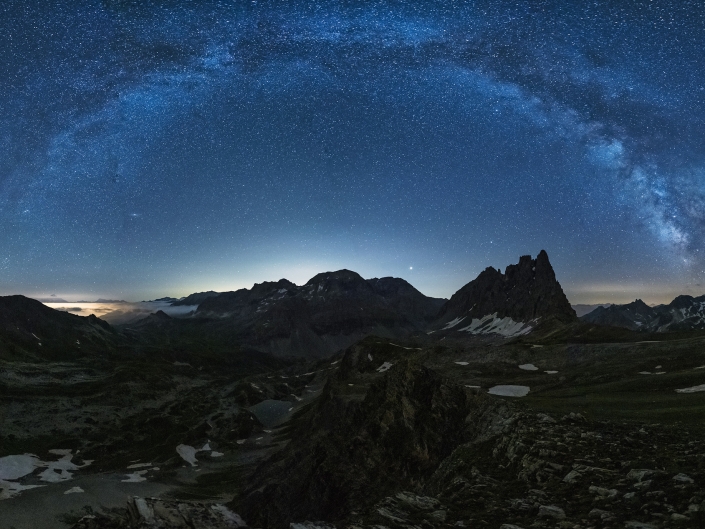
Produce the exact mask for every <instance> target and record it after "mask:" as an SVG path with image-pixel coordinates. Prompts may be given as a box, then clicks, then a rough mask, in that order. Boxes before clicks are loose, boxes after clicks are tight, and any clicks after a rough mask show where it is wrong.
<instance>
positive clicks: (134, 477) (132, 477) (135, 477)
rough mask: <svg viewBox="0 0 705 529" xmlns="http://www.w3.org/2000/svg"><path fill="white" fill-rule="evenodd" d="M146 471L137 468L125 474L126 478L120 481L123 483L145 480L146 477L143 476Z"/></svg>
mask: <svg viewBox="0 0 705 529" xmlns="http://www.w3.org/2000/svg"><path fill="white" fill-rule="evenodd" d="M147 472H149V470H138V471H137V472H133V473H132V474H125V476H126V477H127V479H123V480H121V481H122V482H123V483H141V482H143V481H147V478H145V477H144V475H145V474H146V473H147Z"/></svg>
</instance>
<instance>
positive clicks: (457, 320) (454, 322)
mask: <svg viewBox="0 0 705 529" xmlns="http://www.w3.org/2000/svg"><path fill="white" fill-rule="evenodd" d="M465 318H466V316H463V317H462V318H455V319H454V320H450V321H449V322H448V323H446V326H445V327H443V328H442V329H441V330H442V331H447V330H448V329H452V328H453V327H455V326H456V325H458V324H459V323H460V322H461V321H463V320H464V319H465Z"/></svg>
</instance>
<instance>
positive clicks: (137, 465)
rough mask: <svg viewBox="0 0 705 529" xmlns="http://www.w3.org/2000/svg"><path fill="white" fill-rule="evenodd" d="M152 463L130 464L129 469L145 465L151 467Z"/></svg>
mask: <svg viewBox="0 0 705 529" xmlns="http://www.w3.org/2000/svg"><path fill="white" fill-rule="evenodd" d="M151 466H152V463H135V464H134V465H128V466H127V470H132V469H135V468H145V467H151Z"/></svg>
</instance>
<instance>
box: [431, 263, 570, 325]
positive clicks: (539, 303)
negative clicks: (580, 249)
mask: <svg viewBox="0 0 705 529" xmlns="http://www.w3.org/2000/svg"><path fill="white" fill-rule="evenodd" d="M576 318H577V316H576V314H575V311H574V310H573V308H572V307H571V306H570V303H569V302H568V299H567V298H566V296H565V294H564V293H563V289H562V288H561V285H560V283H558V281H557V279H556V274H555V272H554V271H553V267H552V266H551V263H550V262H549V260H548V254H547V253H546V252H545V251H544V250H541V252H539V254H538V256H537V257H536V259H532V258H531V256H530V255H524V256H522V257H521V258H520V259H519V263H517V264H515V265H509V266H507V268H506V269H505V271H504V273H502V272H501V271H500V270H496V269H494V268H492V267H488V268H486V269H485V270H484V271H483V272H482V273H480V275H479V276H477V278H475V279H474V280H473V281H471V282H470V283H468V284H467V285H465V286H464V287H463V288H461V289H460V290H458V292H456V293H455V294H453V296H452V297H451V298H450V300H449V301H448V303H446V304H445V305H444V306H443V308H442V309H441V310H440V312H439V315H438V318H437V320H436V323H435V328H436V330H441V331H446V330H450V329H452V330H453V331H465V332H467V333H470V334H502V335H505V336H515V335H518V334H526V333H527V332H529V331H530V330H531V329H532V328H533V326H535V325H536V324H537V323H538V322H539V321H540V320H542V319H555V320H558V321H560V322H570V321H573V320H575V319H576Z"/></svg>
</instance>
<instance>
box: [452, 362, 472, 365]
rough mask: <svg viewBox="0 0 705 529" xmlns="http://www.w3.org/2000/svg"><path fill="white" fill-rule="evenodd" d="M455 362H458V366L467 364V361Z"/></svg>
mask: <svg viewBox="0 0 705 529" xmlns="http://www.w3.org/2000/svg"><path fill="white" fill-rule="evenodd" d="M455 363H456V364H458V365H459V366H466V365H468V364H469V362H455Z"/></svg>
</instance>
